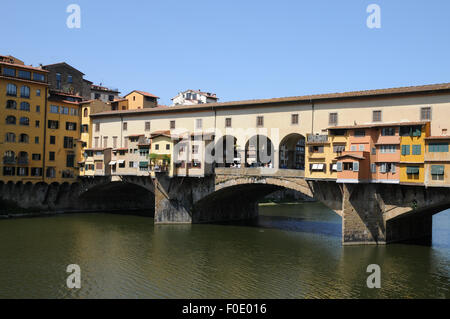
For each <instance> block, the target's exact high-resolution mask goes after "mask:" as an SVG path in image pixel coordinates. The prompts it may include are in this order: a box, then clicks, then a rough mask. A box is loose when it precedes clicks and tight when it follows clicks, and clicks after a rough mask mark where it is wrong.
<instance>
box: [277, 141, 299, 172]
mask: <svg viewBox="0 0 450 319" xmlns="http://www.w3.org/2000/svg"><path fill="white" fill-rule="evenodd" d="M279 155H280V164H279V168H281V169H299V170H304V169H305V137H304V136H303V135H301V134H298V133H292V134H289V135H287V136H285V137H284V138H283V140H282V141H281V143H280V148H279Z"/></svg>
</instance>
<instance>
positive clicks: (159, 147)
mask: <svg viewBox="0 0 450 319" xmlns="http://www.w3.org/2000/svg"><path fill="white" fill-rule="evenodd" d="M173 150H174V143H173V141H172V139H171V137H170V136H168V135H163V134H161V135H157V136H154V137H152V143H151V147H150V155H149V157H150V174H151V175H152V176H153V177H154V176H155V172H167V174H168V175H169V176H170V177H172V176H173V166H174V165H173Z"/></svg>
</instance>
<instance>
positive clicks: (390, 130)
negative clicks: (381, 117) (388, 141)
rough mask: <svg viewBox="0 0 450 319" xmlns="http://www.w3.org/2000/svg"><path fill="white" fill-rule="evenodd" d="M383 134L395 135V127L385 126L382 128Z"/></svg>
mask: <svg viewBox="0 0 450 319" xmlns="http://www.w3.org/2000/svg"><path fill="white" fill-rule="evenodd" d="M381 135H382V136H395V127H383V128H382V129H381Z"/></svg>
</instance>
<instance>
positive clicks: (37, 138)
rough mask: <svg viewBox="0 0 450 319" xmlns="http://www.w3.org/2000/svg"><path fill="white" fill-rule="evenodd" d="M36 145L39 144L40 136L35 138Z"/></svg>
mask: <svg viewBox="0 0 450 319" xmlns="http://www.w3.org/2000/svg"><path fill="white" fill-rule="evenodd" d="M34 144H39V136H36V137H35V138H34Z"/></svg>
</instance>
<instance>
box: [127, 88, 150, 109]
mask: <svg viewBox="0 0 450 319" xmlns="http://www.w3.org/2000/svg"><path fill="white" fill-rule="evenodd" d="M125 99H127V100H128V103H125V102H122V103H124V104H121V105H120V107H122V106H123V105H127V107H128V110H138V109H147V108H153V107H157V106H158V99H159V97H157V96H156V95H153V94H151V93H148V92H143V91H137V90H134V91H132V92H131V93H128V94H127V95H125ZM119 104H120V103H119Z"/></svg>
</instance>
